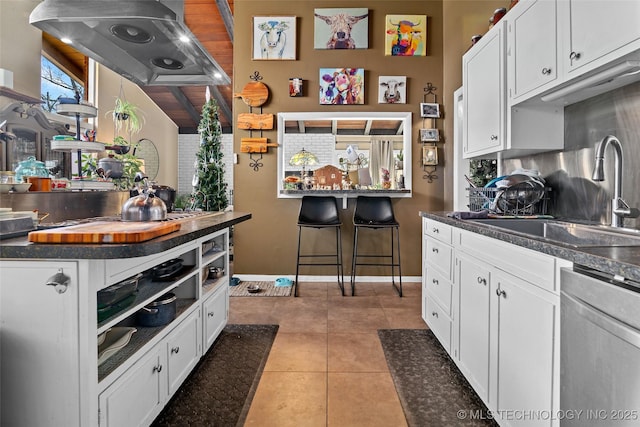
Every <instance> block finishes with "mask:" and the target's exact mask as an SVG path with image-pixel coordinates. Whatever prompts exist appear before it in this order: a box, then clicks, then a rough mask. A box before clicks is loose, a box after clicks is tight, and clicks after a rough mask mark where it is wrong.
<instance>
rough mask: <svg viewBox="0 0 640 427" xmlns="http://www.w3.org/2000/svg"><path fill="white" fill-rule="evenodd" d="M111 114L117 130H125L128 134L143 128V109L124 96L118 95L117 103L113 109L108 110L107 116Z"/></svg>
mask: <svg viewBox="0 0 640 427" xmlns="http://www.w3.org/2000/svg"><path fill="white" fill-rule="evenodd" d="M109 114H111V115H112V117H113V123H114V125H115V129H116V132H121V131H122V130H124V131H125V132H126V133H128V134H132V133H138V132H140V129H142V124H143V123H144V116H143V115H142V111H140V109H139V108H138V107H137V106H136V105H135V104H132V103H131V102H129V101H127V100H126V99H124V98H121V97H116V104H115V107H114V109H113V110H110V111H107V116H108V115H109Z"/></svg>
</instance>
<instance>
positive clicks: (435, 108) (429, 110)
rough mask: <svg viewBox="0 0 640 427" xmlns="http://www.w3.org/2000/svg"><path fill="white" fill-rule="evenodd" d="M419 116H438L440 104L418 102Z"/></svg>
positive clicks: (436, 117) (435, 117)
mask: <svg viewBox="0 0 640 427" xmlns="http://www.w3.org/2000/svg"><path fill="white" fill-rule="evenodd" d="M420 117H431V118H433V119H439V118H440V104H430V103H428V102H421V103H420Z"/></svg>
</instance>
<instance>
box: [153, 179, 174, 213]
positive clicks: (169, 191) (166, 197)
mask: <svg viewBox="0 0 640 427" xmlns="http://www.w3.org/2000/svg"><path fill="white" fill-rule="evenodd" d="M151 188H153V189H154V190H155V193H156V196H158V197H160V198H161V199H162V201H163V202H164V204H165V205H166V206H167V212H171V211H173V203H174V202H175V201H176V190H174V189H173V188H171V187H169V186H167V185H157V184H154V185H152V186H151Z"/></svg>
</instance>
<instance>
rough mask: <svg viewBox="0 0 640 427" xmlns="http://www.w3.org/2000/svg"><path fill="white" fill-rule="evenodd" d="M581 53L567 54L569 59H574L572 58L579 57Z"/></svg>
mask: <svg viewBox="0 0 640 427" xmlns="http://www.w3.org/2000/svg"><path fill="white" fill-rule="evenodd" d="M581 56H582V55H581V54H580V52H571V53H570V54H569V59H571V60H574V59H580V57H581Z"/></svg>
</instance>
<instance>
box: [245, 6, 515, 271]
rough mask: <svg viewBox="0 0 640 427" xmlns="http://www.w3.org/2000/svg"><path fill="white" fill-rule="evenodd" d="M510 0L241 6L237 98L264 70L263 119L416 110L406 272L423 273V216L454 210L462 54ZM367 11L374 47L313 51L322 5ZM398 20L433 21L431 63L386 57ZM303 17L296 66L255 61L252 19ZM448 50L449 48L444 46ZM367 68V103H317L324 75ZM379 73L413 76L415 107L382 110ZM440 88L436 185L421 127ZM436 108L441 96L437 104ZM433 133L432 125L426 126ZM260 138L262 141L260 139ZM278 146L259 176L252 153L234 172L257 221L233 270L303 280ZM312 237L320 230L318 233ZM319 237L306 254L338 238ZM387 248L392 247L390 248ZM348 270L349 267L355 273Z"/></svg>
mask: <svg viewBox="0 0 640 427" xmlns="http://www.w3.org/2000/svg"><path fill="white" fill-rule="evenodd" d="M507 5H508V2H507V1H470V0H469V1H454V0H445V1H411V0H404V1H401V2H396V1H389V0H369V1H344V0H343V1H262V0H260V1H251V0H236V1H235V3H234V21H235V32H234V39H235V40H234V78H233V82H234V83H233V84H234V92H240V91H241V90H242V88H243V87H244V85H245V84H246V83H248V82H249V81H250V80H249V76H251V75H252V74H253V73H254V72H256V71H257V72H259V73H260V75H261V76H262V77H263V80H262V82H263V83H265V84H266V85H267V86H269V89H270V92H271V95H270V99H269V102H268V103H267V104H265V105H264V106H263V112H264V113H273V114H276V113H279V112H289V111H325V110H327V111H329V110H330V111H332V112H334V111H356V112H357V111H410V112H412V113H413V129H412V135H413V140H414V144H413V147H412V159H413V162H412V163H413V164H412V168H413V172H412V179H413V197H412V198H410V199H393V200H394V209H395V213H396V216H397V218H398V220H399V222H400V224H401V226H400V230H401V243H402V248H401V255H402V266H403V275H406V276H421V274H422V272H421V262H420V260H421V238H420V236H421V219H420V217H419V215H418V213H419V211H421V210H423V211H438V210H444V209H450V207H451V205H452V190H451V189H452V177H451V171H452V169H453V166H452V164H451V163H450V162H449V159H450V158H451V157H452V154H453V125H452V119H453V106H452V95H453V91H454V90H455V89H457V88H458V87H460V85H461V84H462V83H461V82H462V76H461V69H462V67H461V57H462V54H463V53H464V51H465V50H466V49H467V48H468V47H469V44H470V38H471V35H473V34H476V33H484V32H486V30H487V29H488V19H489V17H490V16H491V15H492V13H493V11H494V10H495V8H497V7H506V6H507ZM339 7H342V8H368V9H369V48H368V49H356V50H333V51H330V50H314V49H313V28H314V18H313V11H314V9H315V8H339ZM389 14H407V15H409V14H416V15H427V16H428V20H427V34H426V36H427V56H425V57H388V56H385V55H384V28H385V16H386V15H389ZM269 15H274V16H296V17H297V21H296V22H297V60H295V61H254V60H251V48H252V31H251V22H252V17H253V16H269ZM445 46H446V47H445ZM343 66H344V67H358V68H364V69H365V86H366V92H365V105H359V106H354V105H351V106H326V105H319V103H318V93H317V88H318V70H319V68H324V67H343ZM380 75H404V76H407V99H408V102H407V104H399V105H383V104H378V103H377V90H378V88H377V86H378V85H377V82H378V76H380ZM290 77H300V78H302V79H304V85H305V88H304V94H305V96H304V97H302V98H290V97H289V95H288V80H289V78H290ZM428 82H431V83H432V84H433V85H434V86H435V87H436V88H437V91H436V94H437V102H439V103H440V104H441V113H442V115H443V118H442V119H441V120H438V122H437V128H439V129H440V132H441V138H442V142H441V143H439V144H438V147H439V150H440V153H439V154H440V158H441V165H440V166H438V168H437V176H438V178H437V179H435V180H434V181H433V182H432V183H429V182H428V181H427V180H425V179H423V175H424V172H423V171H422V167H421V165H420V158H421V155H420V154H421V153H420V151H421V144H420V143H418V138H417V135H418V130H419V129H420V128H421V127H423V125H422V119H421V118H420V115H419V104H420V102H423V94H424V87H425V85H426V84H427V83H428ZM427 101H428V102H432V99H431V98H430V99H428V100H427ZM233 111H234V116H237V115H238V114H240V113H244V112H249V107H247V106H246V105H245V104H244V103H243V102H242V100H240V99H236V100H235V101H234V105H233ZM425 125H426V126H428V125H429V123H425ZM247 136H249V134H248V132H247V131H242V130H238V129H234V151H235V152H237V153H240V139H241V138H242V137H247ZM254 136H255V135H254ZM263 136H266V137H267V138H269V140H270V141H276V140H277V134H276V131H275V130H274V131H269V132H264V134H263ZM276 153H277V151H276V150H275V149H270V151H269V153H267V154H265V155H264V158H263V160H262V162H263V164H264V166H263V167H262V168H260V170H259V171H257V172H255V171H254V170H253V169H252V168H251V167H250V166H249V161H250V159H249V156H248V155H247V154H239V162H238V164H236V165H235V168H234V192H235V194H234V207H235V209H236V210H239V211H248V212H251V213H252V214H253V218H252V219H251V220H250V221H248V222H246V223H243V224H241V225H239V226H238V227H237V228H236V233H235V236H234V243H235V254H236V256H235V258H234V260H235V261H234V269H235V273H237V274H294V273H295V257H296V245H297V232H298V229H297V226H296V219H297V215H298V209H299V207H300V200H299V199H278V198H277V195H276V192H277V186H276V184H277V182H276V181H277V176H276V167H277V164H276V155H277V154H276ZM353 207H354V200H353V199H351V200H349V204H348V209H345V210H342V211H341V217H342V220H343V234H342V240H343V243H344V251H345V257H344V262H345V265H347V266H348V265H350V262H351V256H350V254H351V250H352V243H351V242H352V239H353V227H352V225H351V218H352V216H353ZM310 233H311V232H310ZM318 233H319V234H317V235H318V236H320V237H315V236H312V235H311V234H309V235H307V236H308V238H305V239H303V240H304V242H305V244H306V249H307V250H312V249H313V250H315V251H319V250H321V248H324V247H329V246H330V243H331V242H332V240H331V238H332V235H331V234H325V235H322V234H321V233H322V232H318ZM378 242H380V236H375V238H374V239H365V241H364V244H365V245H366V246H369V247H370V248H371V249H374V248H375V247H376V246H377V245H378ZM385 243H386V242H385ZM346 271H347V272H349V271H350V268H348V267H347V268H346ZM333 272H334V270H333V269H325V270H322V269H321V268H313V269H310V268H307V269H305V270H303V271H302V274H314V275H320V274H322V275H331V274H333ZM361 274H362V275H367V276H369V275H388V274H389V271H388V268H384V269H383V268H379V269H377V270H376V269H369V270H366V269H363V271H362V272H361Z"/></svg>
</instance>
